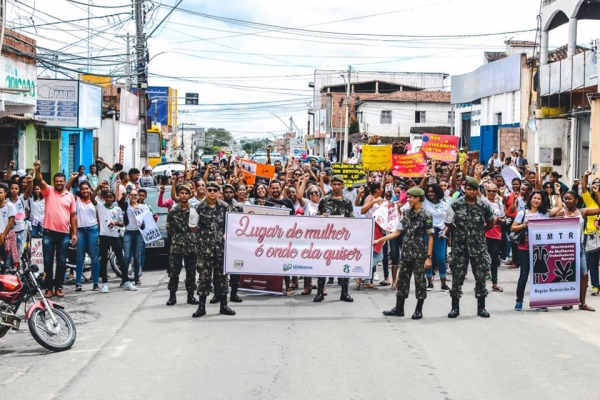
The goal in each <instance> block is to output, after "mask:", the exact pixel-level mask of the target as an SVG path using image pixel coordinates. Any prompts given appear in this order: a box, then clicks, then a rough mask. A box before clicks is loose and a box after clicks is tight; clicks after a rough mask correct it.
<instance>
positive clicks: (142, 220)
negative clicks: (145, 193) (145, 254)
mask: <svg viewBox="0 0 600 400" xmlns="http://www.w3.org/2000/svg"><path fill="white" fill-rule="evenodd" d="M133 213H134V214H135V219H136V221H137V225H138V228H139V230H140V232H141V233H142V237H143V238H144V243H146V244H149V243H154V242H156V241H158V240H160V239H162V236H161V234H160V230H159V229H158V226H157V225H156V222H155V221H154V218H153V217H152V213H151V212H150V209H149V208H148V206H146V205H143V204H142V205H140V206H139V207H138V208H137V209H136V210H134V211H133Z"/></svg>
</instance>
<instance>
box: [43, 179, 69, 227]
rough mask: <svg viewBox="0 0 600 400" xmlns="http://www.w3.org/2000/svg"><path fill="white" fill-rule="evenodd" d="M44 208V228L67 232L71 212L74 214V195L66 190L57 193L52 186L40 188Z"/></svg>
mask: <svg viewBox="0 0 600 400" xmlns="http://www.w3.org/2000/svg"><path fill="white" fill-rule="evenodd" d="M42 194H43V195H44V200H45V202H46V208H45V210H44V229H50V230H51V231H55V232H62V233H69V229H70V227H71V214H75V209H76V206H75V196H73V194H72V193H71V192H69V191H68V190H65V191H63V193H59V192H58V191H56V190H55V189H54V188H53V187H52V186H50V185H46V189H44V190H42Z"/></svg>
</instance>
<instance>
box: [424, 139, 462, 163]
mask: <svg viewBox="0 0 600 400" xmlns="http://www.w3.org/2000/svg"><path fill="white" fill-rule="evenodd" d="M458 139H459V138H458V136H452V135H438V134H435V133H424V134H423V143H422V144H421V150H422V151H424V152H425V154H427V157H429V158H432V159H434V160H440V161H446V162H454V161H456V155H457V154H458Z"/></svg>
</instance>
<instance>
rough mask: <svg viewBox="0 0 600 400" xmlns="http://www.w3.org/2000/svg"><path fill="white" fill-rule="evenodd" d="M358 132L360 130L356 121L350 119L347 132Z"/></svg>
mask: <svg viewBox="0 0 600 400" xmlns="http://www.w3.org/2000/svg"><path fill="white" fill-rule="evenodd" d="M359 132H360V127H359V126H358V121H357V120H355V119H354V118H352V120H351V121H350V125H348V133H349V134H353V133H359Z"/></svg>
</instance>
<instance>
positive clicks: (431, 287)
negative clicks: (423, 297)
mask: <svg viewBox="0 0 600 400" xmlns="http://www.w3.org/2000/svg"><path fill="white" fill-rule="evenodd" d="M427 290H433V283H431V282H429V283H428V284H427Z"/></svg>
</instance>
